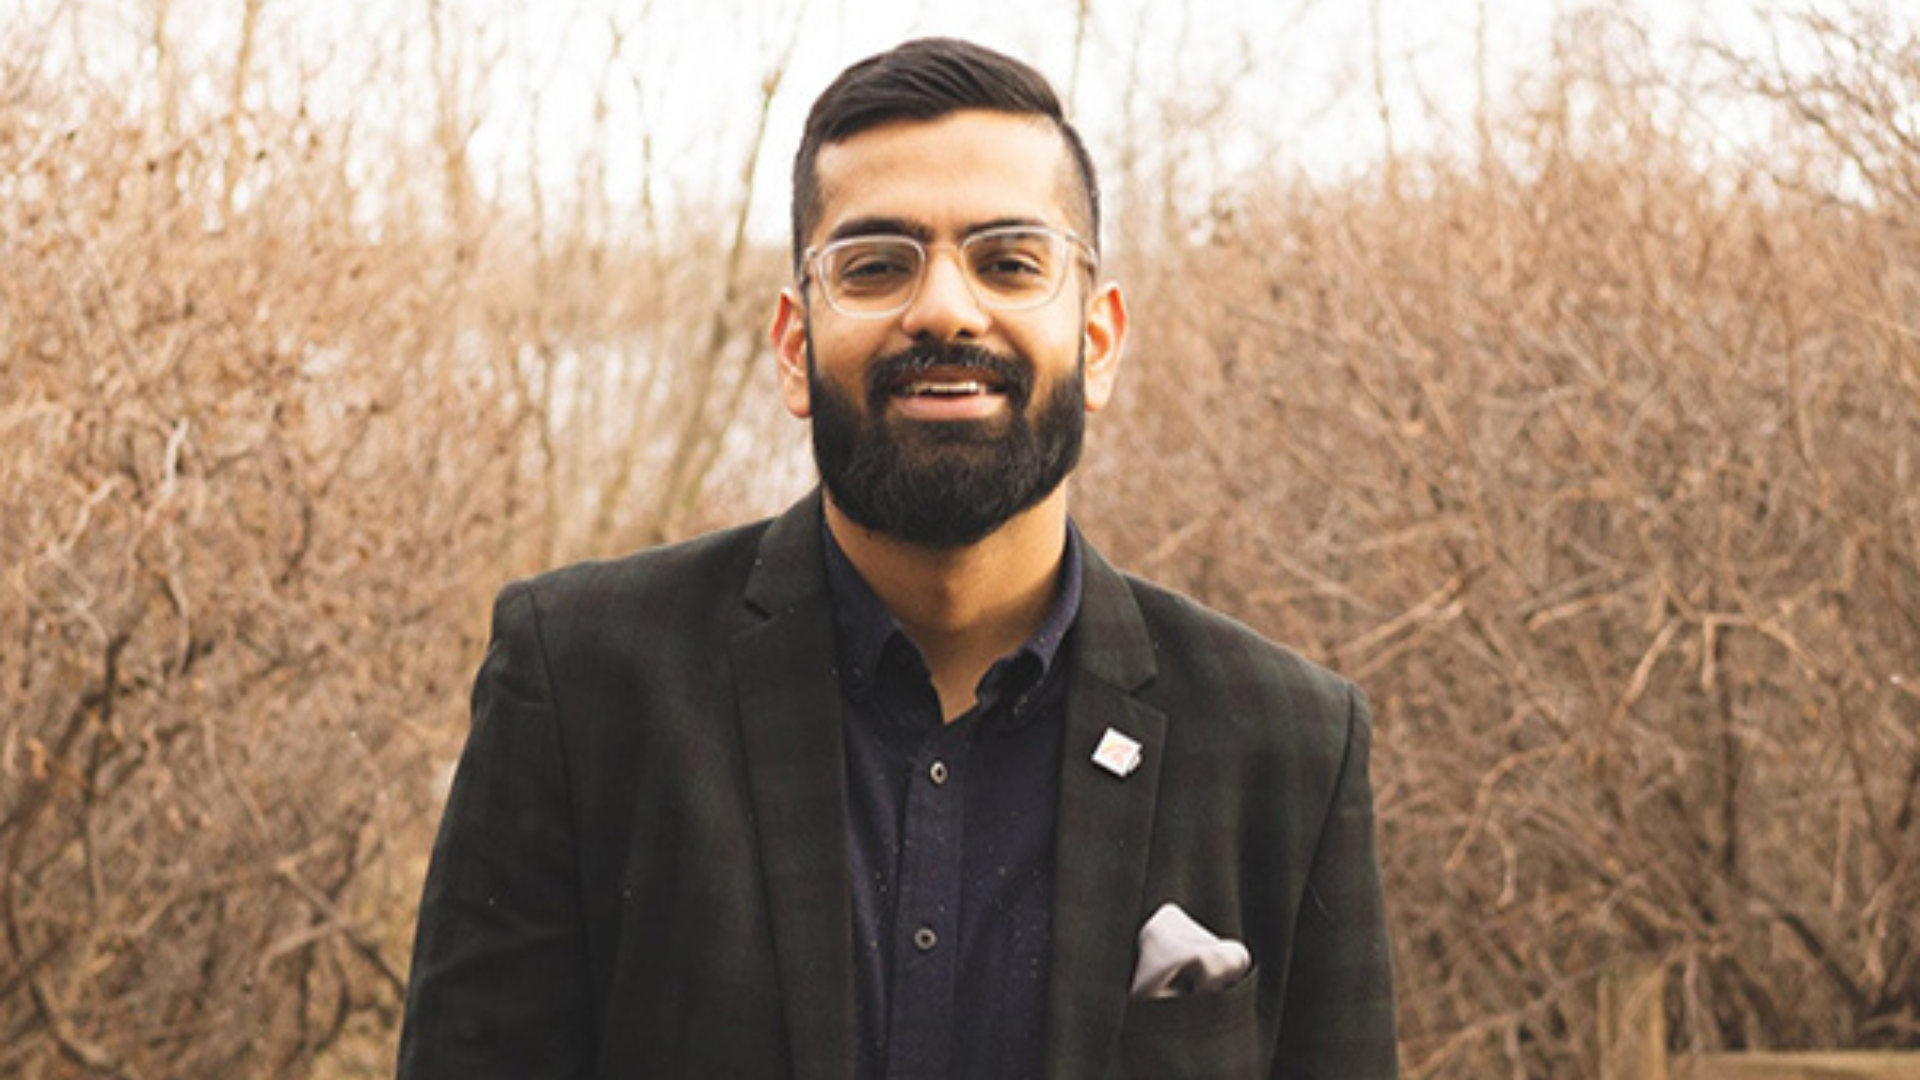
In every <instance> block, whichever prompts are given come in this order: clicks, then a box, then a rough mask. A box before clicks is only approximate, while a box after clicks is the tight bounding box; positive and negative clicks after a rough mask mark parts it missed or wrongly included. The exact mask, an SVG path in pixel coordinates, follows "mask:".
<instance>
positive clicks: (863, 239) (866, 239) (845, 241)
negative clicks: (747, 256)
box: [799, 224, 1100, 322]
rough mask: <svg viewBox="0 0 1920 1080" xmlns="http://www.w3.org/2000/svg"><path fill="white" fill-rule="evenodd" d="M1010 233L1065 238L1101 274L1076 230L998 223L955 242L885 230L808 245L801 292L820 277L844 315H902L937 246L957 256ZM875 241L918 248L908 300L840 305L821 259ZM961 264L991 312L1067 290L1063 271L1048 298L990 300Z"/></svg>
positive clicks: (970, 289)
mask: <svg viewBox="0 0 1920 1080" xmlns="http://www.w3.org/2000/svg"><path fill="white" fill-rule="evenodd" d="M1007 233H1044V234H1046V235H1048V236H1050V237H1053V238H1054V239H1056V240H1062V241H1065V242H1066V243H1067V245H1068V246H1069V247H1070V248H1073V249H1076V250H1078V251H1079V253H1080V256H1081V258H1082V260H1083V261H1084V262H1085V263H1086V266H1087V272H1088V274H1089V275H1090V276H1093V277H1097V276H1098V275H1099V273H1100V254H1099V252H1097V251H1095V250H1094V249H1093V245H1092V244H1090V243H1088V242H1087V241H1086V240H1084V239H1082V238H1081V237H1080V235H1079V234H1077V233H1073V232H1068V231H1066V230H1064V229H1056V228H1054V227H1053V226H1051V225H1040V224H1032V225H1024V224H1023V225H999V226H995V227H993V228H990V229H982V230H980V231H979V232H976V233H970V234H968V235H967V236H964V237H962V238H961V239H960V240H958V241H953V240H933V241H927V240H922V239H920V238H919V237H917V236H910V235H908V234H906V233H895V232H886V233H862V234H859V235H856V236H844V237H841V238H840V239H838V240H834V241H832V242H830V243H826V244H822V245H820V246H819V247H813V246H809V247H808V248H807V249H806V250H805V251H804V252H802V253H801V255H800V268H801V270H802V271H803V272H802V274H801V277H800V282H799V285H800V290H801V292H802V293H804V292H806V289H807V285H808V284H809V283H811V282H813V281H816V280H821V281H822V283H821V286H820V293H821V295H822V296H824V297H825V298H826V301H827V306H828V307H831V308H832V309H833V310H834V311H837V312H839V313H840V314H841V315H842V316H843V317H845V318H849V319H855V320H859V321H862V322H878V321H880V320H882V319H891V318H894V317H895V316H897V315H899V314H900V313H901V312H903V311H905V310H907V309H908V308H910V307H912V306H913V302H914V301H915V300H918V299H920V290H921V288H922V287H924V286H925V285H926V283H927V272H928V270H929V269H930V268H931V267H932V266H933V253H934V251H935V250H936V249H939V248H952V249H953V251H954V253H955V254H956V255H957V254H959V253H961V252H963V251H965V250H966V249H967V247H968V246H969V245H972V244H974V243H976V242H978V241H980V240H982V239H985V238H989V237H994V236H1003V235H1005V234H1007ZM875 240H887V241H903V242H905V243H907V244H908V245H910V246H912V247H913V248H914V249H915V250H917V251H918V252H919V253H920V272H919V274H918V275H916V276H915V277H914V280H913V288H912V289H911V290H910V291H909V292H908V293H907V295H906V299H904V300H902V301H901V302H900V305H899V306H898V307H894V308H890V309H888V310H886V311H848V310H847V309H846V308H843V307H841V306H840V305H839V304H838V303H836V302H835V301H834V299H833V290H832V289H830V288H828V287H827V286H826V284H825V282H824V280H822V279H823V278H824V275H822V274H821V272H820V269H819V262H820V260H821V259H823V258H825V257H826V256H827V255H828V254H829V253H831V252H833V251H834V250H835V249H838V248H844V247H849V246H851V245H854V244H862V243H871V242H873V241H875ZM959 265H960V279H961V280H962V281H964V282H965V283H966V286H967V295H969V296H971V297H973V299H974V302H976V303H978V304H979V305H980V306H981V307H983V308H985V309H987V310H989V311H1009V312H1023V311H1038V310H1039V309H1041V308H1043V307H1046V306H1047V305H1048V304H1050V303H1052V302H1053V301H1055V300H1057V299H1059V298H1060V292H1061V290H1063V289H1065V288H1066V284H1067V277H1068V273H1066V272H1063V273H1061V275H1060V280H1059V281H1057V282H1055V283H1054V286H1053V291H1052V292H1050V293H1048V294H1047V295H1046V296H1045V297H1043V298H1041V299H1038V300H1035V301H1033V302H1032V303H1023V304H1007V303H1004V302H1000V301H996V300H991V299H988V298H987V297H985V296H982V295H980V290H979V289H978V288H976V287H975V282H974V279H973V271H972V270H970V269H968V268H967V265H966V263H965V262H964V261H962V262H961V263H960V264H959Z"/></svg>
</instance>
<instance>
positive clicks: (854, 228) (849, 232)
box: [822, 215, 1058, 245]
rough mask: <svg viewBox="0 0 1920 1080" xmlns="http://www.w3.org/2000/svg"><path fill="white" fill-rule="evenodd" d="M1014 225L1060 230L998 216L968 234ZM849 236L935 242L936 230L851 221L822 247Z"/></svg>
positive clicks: (896, 222)
mask: <svg viewBox="0 0 1920 1080" xmlns="http://www.w3.org/2000/svg"><path fill="white" fill-rule="evenodd" d="M1014 226H1037V227H1039V228H1043V229H1053V228H1058V227H1057V226H1054V225H1049V224H1047V222H1045V221H1042V220H1041V219H1039V218H1036V217H1022V216H1013V217H997V218H991V219H989V220H987V221H979V222H975V223H974V224H972V225H969V226H967V229H966V235H967V236H973V235H975V234H977V233H983V232H986V231H987V230H989V229H1006V228H1012V227H1014ZM850 236H908V237H912V238H913V239H915V240H918V241H920V242H921V243H923V244H925V243H930V242H931V241H932V240H933V230H932V229H930V228H928V227H927V226H926V225H925V224H923V223H921V222H918V221H909V220H907V219H906V218H897V217H884V216H879V215H875V216H869V217H857V218H850V219H848V220H846V221H843V222H841V223H840V224H838V225H835V226H834V227H833V231H831V232H829V233H828V234H827V236H826V239H825V240H824V241H822V244H823V245H824V244H831V243H833V242H834V241H836V240H845V239H847V238H848V237H850Z"/></svg>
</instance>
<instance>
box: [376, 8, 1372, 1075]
mask: <svg viewBox="0 0 1920 1080" xmlns="http://www.w3.org/2000/svg"><path fill="white" fill-rule="evenodd" d="M1096 192H1097V187H1096V185H1095V181H1094V176H1093V170H1092V166H1091V164H1090V163H1089V161H1088V159H1087V156H1086V153H1085V151H1084V149H1083V148H1082V146H1081V144H1080V141H1079V138H1078V136H1077V135H1076V134H1075V133H1074V131H1073V129H1072V128H1071V127H1070V126H1069V125H1068V124H1067V123H1066V122H1065V121H1064V119H1063V118H1062V116H1061V110H1060V106H1059V103H1058V101H1057V100H1056V98H1055V96H1054V94H1053V92H1052V90H1051V89H1050V88H1049V87H1048V86H1047V84H1046V82H1045V80H1044V79H1042V78H1041V77H1040V76H1039V75H1038V74H1037V73H1035V72H1033V71H1032V70H1031V69H1029V68H1027V67H1025V66H1024V65H1022V64H1019V63H1018V62H1016V61H1013V60H1010V59H1008V58H1006V57H1003V56H1000V55H998V54H996V53H992V52H989V51H987V50H984V49H981V48H978V47H976V46H972V45H968V44H965V43H962V42H957V41H951V40H928V41H918V42H912V43H909V44H906V45H903V46H901V47H899V48H897V49H895V50H893V51H891V52H889V53H885V54H882V55H880V56H877V57H874V58H871V59H869V60H867V61H864V62H862V63H860V64H857V65H855V66H854V67H853V68H851V69H849V70H848V71H846V72H845V73H843V74H842V75H841V76H840V78H839V79H838V80H837V81H836V82H835V83H834V84H833V85H832V86H831V87H829V88H828V89H827V91H826V92H825V93H824V94H823V95H822V96H821V98H820V99H819V101H818V102H816V103H815V105H814V108H813V111H812V114H811V115H810V117H809V119H808V121H807V128H806V132H805V135H804V137H803V140H802V143H801V146H800V150H799V153H798V154H797V155H796V158H795V164H794V195H793V218H794V221H793V227H794V252H795V256H794V284H793V285H792V286H790V287H789V288H787V289H785V290H783V291H782V292H781V294H780V295H779V297H778V299H777V301H776V303H775V310H774V315H773V324H772V332H771V339H772V344H773V349H774V352H775V354H776V356H777V359H778V372H779V380H780V388H781V393H782V395H783V398H784V400H785V403H786V406H787V408H788V409H789V410H790V411H791V412H792V413H793V414H794V415H795V416H797V417H802V418H810V419H811V422H812V429H813V443H814V453H815V458H816V460H817V462H818V464H819V468H820V472H821V477H822V483H823V488H824V491H823V492H820V493H816V494H815V495H813V496H810V497H809V498H807V499H806V500H804V501H803V502H801V503H800V504H799V505H798V506H796V507H795V508H793V509H792V510H790V511H788V512H787V513H786V514H785V515H783V516H782V517H780V518H778V519H776V520H774V521H772V522H762V523H760V524H757V525H752V526H748V527H745V528H742V529H737V530H733V531H729V532H725V533H721V534H718V535H714V536H708V537H704V538H701V539H697V540H694V541H691V542H689V543H686V544H682V545H678V546H674V547H669V548H665V549H661V550H656V551H650V552H643V553H641V554H639V555H635V556H632V557H630V558H627V559H623V560H618V561H613V562H605V563H596V564H590V565H584V566H576V567H572V568H569V569H566V570H561V571H558V572H556V573H553V574H548V575H545V576H543V577H540V578H536V579H534V580H533V581H531V582H525V583H519V584H515V585H512V586H509V587H508V588H507V589H506V590H505V591H503V592H502V593H501V595H500V597H499V600H498V602H497V605H496V607H495V612H494V623H493V640H492V644H491V646H490V647H489V649H488V652H487V658H486V660H485V662H484V664H483V665H482V667H481V671H480V674H479V678H478V681H477V684H476V686H475V689H474V715H473V730H472V733H471V735H470V737H469V741H468V745H467V748H466V751H465V753H464V755H463V757H462V759H461V763H460V768H459V773H458V776H457V779H456V780H455V783H454V789H453V792H452V796H451V800H450V803H449V805H448V807H447V811H446V818H445V821H444V823H443V825H442V829H441V834H440V838H439V840H438V842H437V845H436V847H435V852H434V859H433V865H432V868H431V870H430V871H429V874H428V880H427V887H426V893H425V897H424V899H423V901H422V905H421V913H420V925H419V935H418V941H417V945H416V952H415V956H414V968H413V979H412V985H411V987H410V989H409V993H408V1000H407V1016H406V1026H405V1031H404V1034H403V1036H402V1040H401V1049H400V1075H401V1076H402V1077H404V1078H407V1080H427V1078H442V1077H444V1078H449V1080H451V1078H456V1077H457V1078H461V1080H471V1078H478V1077H500V1078H513V1080H527V1078H539V1077H588V1076H592V1077H604V1078H613V1077H623V1078H624V1077H646V1078H654V1077H686V1078H736V1077H739V1078H757V1077H794V1078H798V1080H845V1078H858V1080H882V1078H887V1080H896V1078H945V1077H956V1078H961V1077H964V1078H972V1080H1020V1078H1029V1077H1031V1078H1038V1077H1052V1078H1055V1080H1077V1078H1096V1077H1115V1078H1119V1077H1141V1078H1152V1080H1174V1078H1180V1077H1294V1078H1315V1077H1317V1078H1327V1080H1374V1078H1379V1077H1390V1076H1393V1075H1394V1074H1395V1069H1396V1066H1395V1056H1394V1029H1393V1007H1392V989H1391V979H1390V974H1389V969H1388V947H1387V940H1386V932H1385V926H1384V918H1383V914H1382V907H1381V900H1380V891H1379V880H1378V870H1377V867H1376V860H1375V856H1374V848H1373V811H1372V795H1371V791H1370V788H1369V784H1368V779H1367V765H1366V763H1367V747H1368V738H1369V735H1370V730H1371V725H1370V720H1369V718H1368V714H1367V710H1366V705H1365V703H1364V701H1363V700H1362V698H1361V697H1360V696H1359V694H1358V693H1357V692H1356V691H1355V690H1354V689H1353V687H1352V686H1350V685H1349V684H1347V683H1346V682H1344V681H1343V680H1341V679H1339V678H1337V677H1335V676H1333V675H1330V674H1328V673H1327V672H1324V671H1322V670H1320V669H1318V668H1315V667H1313V666H1312V665H1310V664H1308V663H1306V662H1305V661H1303V660H1301V659H1299V658H1298V657H1296V656H1294V655H1293V654H1292V653H1289V652H1286V651H1285V650H1283V649H1281V648H1279V647H1277V646H1274V645H1272V644H1269V643H1268V642H1266V641H1264V640H1262V639H1261V638H1260V637H1258V636H1257V635H1255V634H1254V633H1253V632H1251V631H1249V630H1247V629H1246V628H1244V627H1242V626H1239V625H1238V624H1235V623H1233V622H1230V621H1229V620H1227V619H1225V618H1223V617H1221V616H1218V615H1215V614H1213V613H1210V612H1208V611H1205V610H1203V609H1201V608H1199V607H1198V606H1196V605H1194V604H1193V603H1191V602H1190V601H1187V600H1184V599H1182V598H1180V597H1178V596H1175V595H1173V594H1171V593H1168V592H1165V591H1163V590H1160V589H1157V588H1154V587H1153V586H1150V585H1147V584H1144V583H1142V582H1139V581H1137V580H1134V579H1131V578H1127V577H1125V576H1122V575H1121V574H1119V573H1118V572H1116V571H1114V570H1113V569H1112V568H1110V567H1109V566H1108V565H1107V564H1106V563H1105V562H1104V561H1103V560H1102V559H1101V558H1100V556H1099V555H1098V553H1096V552H1095V551H1094V549H1093V548H1092V547H1091V545H1089V544H1088V543H1087V542H1086V541H1085V540H1083V539H1081V538H1080V537H1079V536H1078V534H1077V533H1076V532H1075V530H1074V529H1073V528H1072V526H1071V525H1070V524H1069V522H1068V519H1067V513H1066V491H1065V488H1064V486H1063V482H1064V480H1065V478H1066V476H1067V474H1068V473H1069V472H1070V471H1071V470H1072V468H1073V466H1074V464H1075V462H1076V460H1077V458H1078V455H1079V450H1080V437H1081V430H1082V425H1083V421H1084V416H1085V414H1087V413H1090V412H1094V411H1097V410H1099V409H1100V408H1101V407H1103V406H1104V405H1105V404H1106V403H1107V401H1108V400H1109V399H1110V397H1111V395H1112V393H1113V387H1114V378H1115V372H1116V369H1117V367H1118V364H1119V361H1120V354H1121V344H1122V341H1123V340H1124V338H1125V335H1126V327H1127V314H1126V308H1125V306H1124V304H1123V302H1122V299H1121V295H1120V292H1119V289H1118V288H1117V287H1116V286H1114V285H1112V284H1101V283H1100V280H1099V278H1098V277H1097V272H1098V271H1097V265H1098V256H1097V250H1096V247H1095V242H1096V238H1097V236H1098V226H1099V222H1098V201H1097V194H1096Z"/></svg>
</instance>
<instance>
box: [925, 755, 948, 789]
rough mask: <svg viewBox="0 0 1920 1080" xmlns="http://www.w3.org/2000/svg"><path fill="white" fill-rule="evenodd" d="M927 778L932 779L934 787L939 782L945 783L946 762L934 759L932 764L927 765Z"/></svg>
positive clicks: (937, 785)
mask: <svg viewBox="0 0 1920 1080" xmlns="http://www.w3.org/2000/svg"><path fill="white" fill-rule="evenodd" d="M927 779H929V780H931V781H933V786H934V787H939V786H940V785H941V784H944V783H946V782H947V763H946V762H944V761H936V762H934V763H933V764H932V765H929V766H927Z"/></svg>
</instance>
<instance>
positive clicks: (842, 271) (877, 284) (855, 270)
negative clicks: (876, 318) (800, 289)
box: [827, 242, 920, 293]
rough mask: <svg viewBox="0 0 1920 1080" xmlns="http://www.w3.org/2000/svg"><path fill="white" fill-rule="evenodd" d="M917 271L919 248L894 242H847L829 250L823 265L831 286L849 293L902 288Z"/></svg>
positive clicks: (915, 275) (911, 279) (917, 273)
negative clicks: (825, 263)
mask: <svg viewBox="0 0 1920 1080" xmlns="http://www.w3.org/2000/svg"><path fill="white" fill-rule="evenodd" d="M919 273H920V256H919V252H918V251H917V250H915V249H914V248H913V247H912V246H910V245H907V244H901V243H897V242H862V243H857V244H849V245H847V246H846V247H844V248H840V249H839V250H837V251H835V252H834V253H833V257H832V259H831V260H830V261H829V263H828V268H827V274H828V276H829V277H830V278H831V279H832V281H833V284H834V286H835V287H836V288H839V289H841V290H844V291H846V292H850V293H851V292H860V293H876V292H885V291H888V290H891V289H899V288H904V287H906V286H907V285H909V284H911V283H912V282H913V280H914V279H915V278H916V277H917V276H918V275H919Z"/></svg>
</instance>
